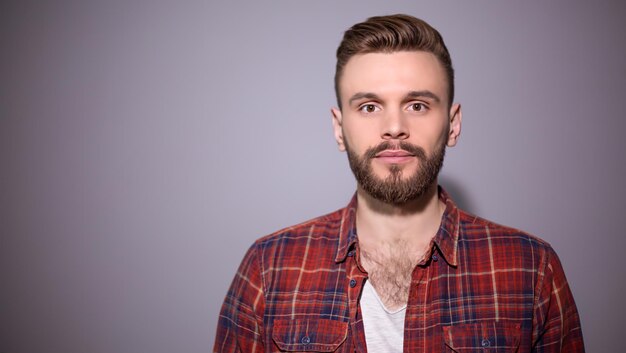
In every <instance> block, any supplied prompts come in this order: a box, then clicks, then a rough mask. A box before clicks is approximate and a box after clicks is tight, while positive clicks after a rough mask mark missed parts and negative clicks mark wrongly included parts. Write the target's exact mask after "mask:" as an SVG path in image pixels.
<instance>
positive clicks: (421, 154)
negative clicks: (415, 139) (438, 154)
mask: <svg viewBox="0 0 626 353" xmlns="http://www.w3.org/2000/svg"><path fill="white" fill-rule="evenodd" d="M385 150H398V151H405V152H408V153H410V154H412V155H414V156H416V157H417V158H418V159H421V160H425V159H426V152H425V151H424V149H423V148H421V147H420V146H417V145H414V144H411V143H408V142H406V141H399V142H391V141H384V142H381V143H380V144H378V145H377V146H374V147H370V148H368V149H367V151H365V154H364V156H365V158H367V159H372V158H375V157H376V155H377V154H379V153H380V152H382V151H385Z"/></svg>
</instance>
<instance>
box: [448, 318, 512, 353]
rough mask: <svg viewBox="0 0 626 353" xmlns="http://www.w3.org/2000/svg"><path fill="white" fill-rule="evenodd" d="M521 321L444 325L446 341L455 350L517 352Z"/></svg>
mask: <svg viewBox="0 0 626 353" xmlns="http://www.w3.org/2000/svg"><path fill="white" fill-rule="evenodd" d="M520 328H521V325H520V324H519V323H507V322H496V321H486V322H478V323H474V324H463V325H453V326H444V327H443V335H444V340H445V343H446V345H447V346H448V347H450V348H452V349H453V350H454V351H455V352H474V351H477V350H480V351H482V352H515V351H517V348H518V347H519V340H520Z"/></svg>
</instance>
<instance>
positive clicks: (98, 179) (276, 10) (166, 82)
mask: <svg viewBox="0 0 626 353" xmlns="http://www.w3.org/2000/svg"><path fill="white" fill-rule="evenodd" d="M397 12H406V13H409V14H413V15H416V16H418V17H422V18H424V19H426V20H427V21H429V22H430V23H431V24H432V25H434V26H435V27H436V28H438V29H439V30H440V32H441V33H442V34H443V36H444V38H445V39H446V41H447V44H448V47H449V48H450V51H451V54H452V57H453V61H454V64H455V67H456V71H457V87H458V89H457V90H458V94H457V100H458V101H460V102H462V104H463V108H464V120H463V123H464V125H463V132H462V138H461V142H460V145H459V146H457V147H456V148H453V149H451V150H449V151H448V156H447V159H446V166H445V168H444V171H443V176H442V182H443V184H444V186H446V187H447V188H448V189H449V191H450V192H451V193H452V194H453V196H454V197H455V198H456V199H457V200H458V201H459V202H460V203H461V204H462V205H463V206H464V207H466V208H467V209H469V210H470V211H471V212H474V213H477V214H479V215H481V216H483V217H486V218H489V219H492V220H494V221H497V222H499V223H504V224H507V225H510V226H514V227H518V228H521V229H524V230H527V231H529V232H532V233H534V234H537V235H539V236H541V237H542V238H544V239H546V240H547V241H549V242H550V243H551V244H552V245H553V246H554V248H555V249H556V250H557V252H558V253H559V255H560V257H561V260H562V262H563V264H564V266H565V270H566V273H567V275H568V278H569V281H570V285H571V287H572V290H573V292H574V296H575V298H576V300H577V303H578V307H579V311H580V314H581V317H582V324H583V330H584V334H585V339H586V343H587V349H588V352H617V351H620V349H621V346H622V344H621V343H620V342H622V341H623V336H622V335H623V329H622V328H623V324H622V321H623V320H622V319H623V318H624V317H625V315H626V310H625V304H624V302H623V298H624V297H626V286H625V276H624V269H623V268H624V267H623V266H624V265H623V260H622V259H623V256H622V254H623V251H624V248H625V245H626V240H625V237H624V227H623V217H624V211H625V206H624V201H623V200H624V199H626V188H625V187H624V184H623V178H624V177H625V174H626V173H625V167H624V165H625V163H624V162H625V158H624V151H625V147H626V146H625V143H624V140H623V139H622V136H623V131H624V129H625V128H626V123H625V121H626V119H624V116H623V111H624V108H623V107H624V98H623V96H624V93H625V92H626V69H625V64H624V63H625V62H626V41H625V40H624V33H626V21H625V20H624V19H625V18H626V16H625V15H626V11H625V6H624V5H623V2H619V1H613V2H591V1H588V2H585V1H578V2H571V1H549V2H543V1H514V2H506V3H504V2H496V1H472V2H468V1H459V2H452V1H442V2H439V1H437V2H435V1H432V2H405V1H402V2H384V3H383V2H375V1H315V2H299V1H259V2H257V1H250V2H245V3H244V2H228V3H226V2H224V3H219V4H218V3H217V2H216V3H212V2H208V1H184V2H183V1H55V2H45V1H3V2H2V5H0V45H1V47H0V52H1V54H0V58H1V59H0V63H1V65H0V167H1V173H0V352H3V353H22V352H24V353H25V352H28V353H32V352H206V351H209V350H210V349H211V347H212V344H213V340H214V337H213V336H214V332H215V325H216V321H217V314H218V310H219V307H220V305H221V301H222V299H223V296H224V294H225V293H226V290H227V287H228V285H229V283H230V280H231V279H232V277H233V274H234V272H235V270H236V267H237V266H238V263H239V261H240V259H241V257H242V255H243V253H244V252H245V250H246V249H247V247H248V246H249V245H250V244H251V243H252V241H253V240H254V239H256V238H257V237H260V236H262V235H265V234H267V233H270V232H272V231H274V230H277V229H279V228H282V227H284V226H287V225H291V224H294V223H296V222H300V221H303V220H306V219H308V218H311V217H314V216H317V215H321V214H324V213H327V212H330V211H332V210H334V209H337V208H339V207H342V206H344V205H345V204H346V203H347V202H348V200H349V198H350V196H351V195H352V193H353V191H354V181H353V177H352V175H351V173H350V171H349V168H348V165H347V162H346V158H345V156H344V155H343V154H341V153H338V152H337V151H336V145H335V143H334V141H333V138H332V131H331V119H330V113H329V108H330V107H331V106H332V105H334V104H335V103H334V95H333V91H332V75H333V70H334V60H335V59H334V52H335V49H336V46H337V44H338V43H339V40H340V38H341V35H342V32H343V31H344V30H345V29H346V28H348V27H349V26H350V25H352V24H353V23H356V22H358V21H361V20H364V19H365V18H366V17H368V16H371V15H377V14H391V13H397Z"/></svg>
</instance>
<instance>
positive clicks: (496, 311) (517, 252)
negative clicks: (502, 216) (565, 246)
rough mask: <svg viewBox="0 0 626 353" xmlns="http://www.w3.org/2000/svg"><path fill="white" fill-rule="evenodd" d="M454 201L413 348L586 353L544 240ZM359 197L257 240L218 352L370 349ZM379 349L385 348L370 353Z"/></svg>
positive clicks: (418, 281) (417, 283)
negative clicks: (358, 232) (357, 224)
mask: <svg viewBox="0 0 626 353" xmlns="http://www.w3.org/2000/svg"><path fill="white" fill-rule="evenodd" d="M440 198H441V199H442V201H444V202H445V204H446V210H445V212H444V214H443V217H442V220H441V226H440V228H439V231H438V232H437V234H436V235H435V237H434V239H433V246H432V248H431V249H430V250H429V255H428V256H427V257H425V260H423V261H422V262H421V263H420V264H418V265H417V267H416V268H415V270H414V271H413V276H412V285H411V287H410V293H409V302H408V305H407V308H406V318H405V324H404V352H474V351H481V352H483V351H484V352H584V346H583V338H582V332H581V329H580V322H579V318H578V312H577V310H576V305H575V303H574V298H573V297H572V294H571V292H570V289H569V287H568V285H567V280H566V279H565V275H564V273H563V269H562V267H561V264H560V262H559V259H558V258H557V256H556V253H555V252H554V250H552V248H551V247H550V245H549V244H547V243H546V242H544V241H542V240H540V239H538V238H536V237H534V236H531V235H528V234H526V233H523V232H520V231H518V230H515V229H511V228H506V227H503V226H500V225H497V224H494V223H491V222H489V221H486V220H484V219H481V218H478V217H475V216H472V215H469V214H467V213H465V212H463V211H461V210H459V209H458V208H457V207H456V205H455V204H454V203H453V202H452V200H451V199H450V198H449V197H448V196H447V194H446V193H445V192H444V191H443V190H442V189H440ZM356 206H357V205H356V197H355V198H354V199H353V200H352V201H351V202H350V204H349V205H348V206H347V207H346V208H344V209H341V210H338V211H336V212H334V213H331V214H328V215H326V216H323V217H319V218H316V219H313V220H311V221H308V222H305V223H302V224H299V225H297V226H294V227H291V228H287V229H284V230H281V231H279V232H277V233H274V234H272V235H269V236H266V237H264V238H261V239H259V240H257V241H256V242H255V243H254V245H253V246H252V247H251V248H250V250H249V251H248V252H247V254H246V255H245V257H244V259H243V261H242V263H241V266H240V267H239V270H238V271H237V274H236V276H235V279H234V280H233V283H232V285H231V287H230V289H229V291H228V294H227V295H226V299H225V300H224V304H223V306H222V310H221V313H220V317H219V322H218V328H217V338H216V341H215V346H214V348H213V350H214V352H254V353H257V352H284V351H298V352H310V351H313V352H366V345H365V336H364V333H363V321H362V317H361V313H360V309H359V298H360V294H361V290H362V288H363V283H364V281H365V280H366V279H367V273H366V272H365V271H363V269H362V267H361V266H360V265H359V247H358V241H357V236H356V229H355V211H356ZM372 353H378V352H372Z"/></svg>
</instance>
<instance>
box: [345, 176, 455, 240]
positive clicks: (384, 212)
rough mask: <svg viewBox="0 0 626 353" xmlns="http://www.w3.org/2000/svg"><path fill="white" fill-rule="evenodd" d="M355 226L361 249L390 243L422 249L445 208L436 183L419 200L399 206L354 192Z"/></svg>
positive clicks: (360, 191) (439, 221) (433, 233)
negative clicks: (356, 202) (356, 201)
mask: <svg viewBox="0 0 626 353" xmlns="http://www.w3.org/2000/svg"><path fill="white" fill-rule="evenodd" d="M357 200H358V207H357V211H356V226H357V232H358V238H359V242H360V244H361V246H362V247H363V248H364V249H367V248H370V249H372V248H376V247H379V246H381V245H385V244H390V243H402V244H407V245H408V246H409V247H411V248H415V249H424V248H425V247H427V246H428V244H429V243H430V241H431V239H432V238H433V237H434V236H435V234H436V233H437V230H438V229H439V226H440V223H441V216H442V215H443V212H444V210H445V205H444V204H443V203H442V202H441V201H440V200H439V195H438V192H437V183H433V184H432V185H431V186H430V187H429V188H428V189H427V191H426V192H425V193H424V195H422V196H421V197H420V198H418V199H416V200H412V201H410V202H408V203H406V204H402V205H390V204H387V203H384V202H381V201H379V200H376V199H374V198H372V196H371V195H369V194H368V193H367V192H365V191H364V190H363V189H361V188H360V187H359V188H358V189H357Z"/></svg>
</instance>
